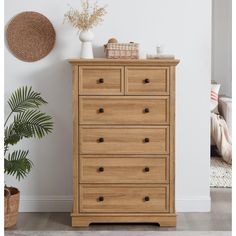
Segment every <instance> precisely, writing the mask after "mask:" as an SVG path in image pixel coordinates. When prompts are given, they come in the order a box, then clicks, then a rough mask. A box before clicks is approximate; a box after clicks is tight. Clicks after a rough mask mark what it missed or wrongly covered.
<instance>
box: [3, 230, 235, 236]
mask: <svg viewBox="0 0 236 236" xmlns="http://www.w3.org/2000/svg"><path fill="white" fill-rule="evenodd" d="M29 235H32V236H231V235H232V234H231V231H119V232H114V231H6V232H5V236H29Z"/></svg>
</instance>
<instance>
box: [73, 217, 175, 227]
mask: <svg viewBox="0 0 236 236" xmlns="http://www.w3.org/2000/svg"><path fill="white" fill-rule="evenodd" d="M71 218H72V226H73V227H88V226H89V225H90V224H91V223H158V224H159V225H160V226H163V227H175V226H176V214H125V215H118V214H79V215H77V214H71Z"/></svg>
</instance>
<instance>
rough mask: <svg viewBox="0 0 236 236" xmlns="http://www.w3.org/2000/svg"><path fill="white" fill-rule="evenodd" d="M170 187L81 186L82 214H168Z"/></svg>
mask: <svg viewBox="0 0 236 236" xmlns="http://www.w3.org/2000/svg"><path fill="white" fill-rule="evenodd" d="M168 199H169V188H168V185H148V184H146V185H121V184H120V185H118V184H117V185H109V184H108V185H99V184H96V185H92V184H91V185H88V184H86V185H84V184H81V185H80V212H84V213H85V212H87V213H91V212H104V213H106V212H110V213H111V212H116V213H118V212H123V213H138V212H140V213H142V212H168V211H169V204H168Z"/></svg>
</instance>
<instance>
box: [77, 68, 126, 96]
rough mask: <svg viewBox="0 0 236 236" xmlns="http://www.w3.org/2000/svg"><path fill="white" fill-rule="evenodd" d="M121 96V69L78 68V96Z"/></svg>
mask: <svg viewBox="0 0 236 236" xmlns="http://www.w3.org/2000/svg"><path fill="white" fill-rule="evenodd" d="M122 94H124V68H123V67H119V66H115V67H110V66H109V67H104V66H80V67H79V95H122Z"/></svg>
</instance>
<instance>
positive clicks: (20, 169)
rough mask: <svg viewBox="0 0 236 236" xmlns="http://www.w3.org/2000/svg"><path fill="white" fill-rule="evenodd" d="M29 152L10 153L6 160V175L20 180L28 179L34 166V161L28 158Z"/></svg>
mask: <svg viewBox="0 0 236 236" xmlns="http://www.w3.org/2000/svg"><path fill="white" fill-rule="evenodd" d="M28 152H29V151H21V150H19V151H14V152H13V153H11V154H10V153H9V154H8V157H7V158H4V173H7V174H9V175H12V176H15V177H16V179H18V180H20V179H21V178H24V177H26V175H27V174H28V173H29V172H30V170H31V168H32V166H33V163H32V161H31V160H30V159H28V158H27V155H28Z"/></svg>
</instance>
